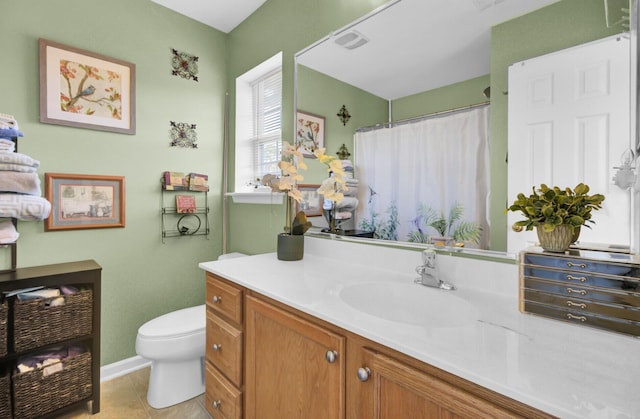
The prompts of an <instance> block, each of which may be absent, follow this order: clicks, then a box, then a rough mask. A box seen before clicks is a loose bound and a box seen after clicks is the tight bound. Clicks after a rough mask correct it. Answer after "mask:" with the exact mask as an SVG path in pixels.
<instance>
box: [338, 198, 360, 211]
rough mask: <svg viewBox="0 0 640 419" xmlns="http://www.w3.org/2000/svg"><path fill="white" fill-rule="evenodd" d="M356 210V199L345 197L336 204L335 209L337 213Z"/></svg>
mask: <svg viewBox="0 0 640 419" xmlns="http://www.w3.org/2000/svg"><path fill="white" fill-rule="evenodd" d="M356 208H358V198H352V197H350V196H345V197H344V198H342V201H340V202H338V203H337V204H336V209H337V210H339V211H355V209H356Z"/></svg>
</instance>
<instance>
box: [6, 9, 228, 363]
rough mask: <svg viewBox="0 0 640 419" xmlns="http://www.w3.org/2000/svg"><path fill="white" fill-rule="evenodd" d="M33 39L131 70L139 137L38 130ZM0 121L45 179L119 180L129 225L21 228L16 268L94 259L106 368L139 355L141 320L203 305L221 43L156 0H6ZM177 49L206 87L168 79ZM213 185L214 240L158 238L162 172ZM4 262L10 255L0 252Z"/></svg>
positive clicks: (216, 243)
mask: <svg viewBox="0 0 640 419" xmlns="http://www.w3.org/2000/svg"><path fill="white" fill-rule="evenodd" d="M38 38H46V39H49V40H52V41H57V42H60V43H63V44H67V45H70V46H73V47H76V48H81V49H86V50H89V51H93V52H96V53H100V54H103V55H106V56H110V57H114V58H118V59H122V60H125V61H129V62H132V63H134V64H135V65H136V71H137V74H136V99H137V103H136V110H137V115H136V117H137V118H136V119H137V133H136V134H135V135H125V134H115V133H109V132H101V131H95V130H87V129H80V128H71V127H64V126H57V125H49V124H43V123H40V122H39V90H38ZM0 39H2V41H3V42H2V57H3V59H2V70H1V71H0V74H1V76H0V92H1V93H0V112H3V113H8V114H12V115H14V116H15V117H16V118H17V120H18V122H19V124H20V129H21V131H23V132H24V133H25V137H24V138H23V139H21V140H20V142H19V151H20V152H22V153H25V154H27V155H29V156H31V157H33V158H35V159H38V160H40V161H41V166H40V170H39V172H38V173H39V175H40V178H41V180H42V179H43V178H44V173H45V172H56V173H78V174H98V175H114V176H124V177H125V183H126V227H125V228H109V229H93V230H73V231H54V232H44V228H43V223H42V222H20V224H19V226H18V229H19V231H20V238H19V240H18V264H19V267H25V266H34V265H44V264H49V263H60V262H66V261H75V260H83V259H95V260H96V261H97V262H98V263H99V264H100V265H101V266H102V267H103V272H102V288H103V293H102V359H101V363H102V364H109V363H112V362H115V361H118V360H121V359H124V358H128V357H131V356H133V355H135V348H134V344H135V336H136V333H137V329H138V327H139V326H140V325H141V324H142V323H144V322H145V321H147V320H149V319H151V318H153V317H156V316H158V315H159V314H162V313H166V312H168V311H170V310H173V309H177V308H182V307H186V306H191V305H196V304H201V303H203V302H204V293H205V286H204V274H203V272H202V271H201V270H200V269H198V267H197V264H198V263H199V262H201V261H206V260H212V259H215V258H216V257H217V256H218V255H219V254H220V253H221V244H220V243H221V236H220V231H221V218H220V214H221V195H220V189H221V180H220V179H221V173H222V158H221V155H222V137H223V119H224V118H223V115H224V93H225V91H226V85H227V78H226V67H225V65H226V55H227V51H226V35H225V34H223V33H221V32H219V31H216V30H214V29H212V28H210V27H208V26H205V25H202V24H200V23H197V22H195V21H193V20H191V19H188V18H185V17H183V16H181V15H178V14H176V13H174V12H171V11H170V10H169V9H166V8H164V7H161V6H158V5H156V4H155V3H153V2H151V1H149V0H112V1H109V2H97V1H86V0H64V1H63V0H50V1H39V0H3V1H2V10H1V11H0ZM171 48H176V49H178V50H181V51H185V52H187V53H190V54H194V55H197V56H199V57H200V58H199V62H198V64H199V70H200V71H199V81H198V82H194V81H190V80H185V79H182V78H179V77H175V76H172V75H171V51H170V49H171ZM169 121H179V122H190V123H195V124H197V133H198V141H197V144H198V148H197V149H185V148H177V147H170V146H169V143H170V139H169ZM165 170H172V171H182V172H191V171H192V172H199V173H206V174H208V175H209V176H210V183H211V190H212V192H211V193H210V194H209V195H208V197H209V204H210V206H211V213H210V224H211V230H212V233H211V235H210V237H209V240H206V238H205V237H204V236H199V237H189V238H186V237H179V238H172V239H167V240H166V244H163V243H162V240H161V221H160V205H161V204H160V200H161V192H160V176H161V174H162V172H163V171H165ZM5 252H7V253H8V250H5Z"/></svg>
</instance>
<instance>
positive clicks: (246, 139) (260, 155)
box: [235, 53, 282, 192]
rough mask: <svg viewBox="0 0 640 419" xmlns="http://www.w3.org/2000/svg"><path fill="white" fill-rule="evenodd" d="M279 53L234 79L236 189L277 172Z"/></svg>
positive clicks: (249, 186) (279, 146)
mask: <svg viewBox="0 0 640 419" xmlns="http://www.w3.org/2000/svg"><path fill="white" fill-rule="evenodd" d="M281 116H282V53H278V54H276V55H275V56H273V57H271V58H270V59H268V60H267V61H265V62H264V63H262V64H260V65H258V66H256V67H255V68H253V69H252V70H250V71H248V72H247V73H245V74H243V75H242V76H240V77H238V78H237V79H236V157H235V163H236V166H235V191H236V192H248V191H251V190H253V189H254V188H253V186H252V184H254V183H255V181H256V179H259V178H262V176H264V175H265V174H267V173H279V170H280V169H279V168H278V162H279V161H280V153H281V150H282V134H281V132H282V131H281V120H282V118H281Z"/></svg>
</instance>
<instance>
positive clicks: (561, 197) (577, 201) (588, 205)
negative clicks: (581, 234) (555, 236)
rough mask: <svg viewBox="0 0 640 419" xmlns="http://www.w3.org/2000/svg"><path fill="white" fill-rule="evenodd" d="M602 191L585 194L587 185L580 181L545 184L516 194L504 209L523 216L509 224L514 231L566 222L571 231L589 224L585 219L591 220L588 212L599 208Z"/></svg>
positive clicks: (551, 226)
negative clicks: (565, 184)
mask: <svg viewBox="0 0 640 419" xmlns="http://www.w3.org/2000/svg"><path fill="white" fill-rule="evenodd" d="M604 199H605V197H604V195H602V194H593V195H589V186H588V185H585V184H584V183H580V184H578V185H577V186H576V187H575V188H573V189H571V188H568V187H567V188H564V189H561V188H559V187H557V186H554V187H552V188H550V187H548V186H547V185H545V184H542V185H540V187H539V188H537V189H536V187H535V186H534V187H533V188H532V193H531V195H529V196H526V195H525V194H523V193H519V194H518V198H517V199H516V200H515V201H514V202H513V204H512V205H511V206H509V207H508V208H507V209H506V210H505V212H507V211H514V212H520V213H521V214H522V215H523V216H524V217H525V219H524V220H520V221H516V222H515V223H514V224H513V229H514V230H515V231H522V230H523V229H526V230H533V228H534V227H536V226H542V229H543V230H544V231H546V232H551V231H553V230H555V228H556V226H558V225H563V224H564V225H568V226H570V227H571V230H572V231H574V230H575V229H576V228H578V227H580V226H583V225H584V226H585V227H587V228H591V226H589V225H588V224H587V223H594V221H593V220H592V219H591V212H592V211H594V210H599V209H600V208H602V201H604Z"/></svg>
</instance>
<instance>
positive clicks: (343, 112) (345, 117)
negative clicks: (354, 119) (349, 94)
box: [337, 105, 351, 125]
mask: <svg viewBox="0 0 640 419" xmlns="http://www.w3.org/2000/svg"><path fill="white" fill-rule="evenodd" d="M337 115H338V117H339V118H340V122H342V125H347V122H348V121H349V119H350V118H351V115H349V111H348V110H347V107H346V106H344V105H342V108H340V112H338V113H337Z"/></svg>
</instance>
